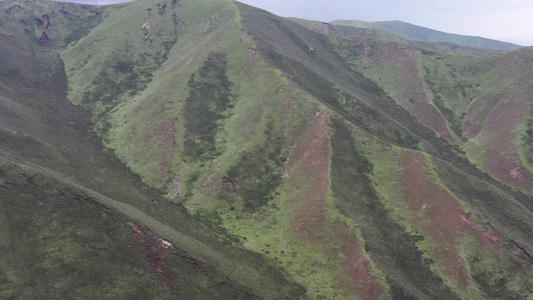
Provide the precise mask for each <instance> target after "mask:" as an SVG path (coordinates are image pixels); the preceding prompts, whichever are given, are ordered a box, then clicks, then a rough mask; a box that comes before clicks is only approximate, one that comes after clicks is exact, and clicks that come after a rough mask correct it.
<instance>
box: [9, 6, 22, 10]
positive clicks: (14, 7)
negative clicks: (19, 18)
mask: <svg viewBox="0 0 533 300" xmlns="http://www.w3.org/2000/svg"><path fill="white" fill-rule="evenodd" d="M21 9H22V7H20V5H13V6H11V7H10V8H9V11H19V10H21Z"/></svg>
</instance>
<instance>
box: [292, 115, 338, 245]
mask: <svg viewBox="0 0 533 300" xmlns="http://www.w3.org/2000/svg"><path fill="white" fill-rule="evenodd" d="M328 130H329V126H328V121H327V116H326V112H325V109H324V108H321V109H320V110H319V111H317V113H316V116H315V118H313V119H312V120H311V123H310V126H309V129H308V133H307V135H306V136H305V138H304V139H303V140H302V141H301V142H300V144H299V145H298V146H297V148H296V149H295V150H294V152H293V155H292V156H291V158H290V159H291V160H292V162H293V163H292V170H291V172H297V173H298V174H302V175H301V177H300V178H299V180H300V179H302V180H303V182H302V183H301V184H302V185H303V186H302V187H301V190H302V191H303V192H302V195H301V196H300V197H299V198H298V199H295V200H294V201H295V204H296V206H297V207H298V208H297V210H296V211H295V212H294V218H293V226H292V228H294V230H295V231H296V233H297V235H298V236H299V237H300V238H301V240H302V241H308V242H315V243H318V244H322V243H323V241H324V225H325V209H326V207H325V206H326V203H325V202H326V199H325V196H326V192H327V189H328V186H329V180H328V169H329V160H328V157H327V145H328V137H327V132H328Z"/></svg>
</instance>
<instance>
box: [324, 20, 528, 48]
mask: <svg viewBox="0 0 533 300" xmlns="http://www.w3.org/2000/svg"><path fill="white" fill-rule="evenodd" d="M331 24H334V25H346V26H353V27H361V28H379V29H382V30H385V31H387V32H389V33H392V34H395V35H397V36H401V37H403V38H406V39H410V40H417V41H424V42H448V43H452V44H456V45H462V46H467V47H475V48H485V49H494V50H500V51H509V50H516V49H518V48H521V47H522V46H519V45H515V44H512V43H507V42H502V41H497V40H492V39H487V38H482V37H479V36H467V35H460V34H453V33H446V32H442V31H438V30H433V29H429V28H425V27H421V26H417V25H413V24H409V23H406V22H401V21H379V22H364V21H360V20H335V21H332V22H331Z"/></svg>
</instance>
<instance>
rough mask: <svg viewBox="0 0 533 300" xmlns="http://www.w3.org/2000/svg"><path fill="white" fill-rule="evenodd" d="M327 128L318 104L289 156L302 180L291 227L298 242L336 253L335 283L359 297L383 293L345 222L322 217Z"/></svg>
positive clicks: (376, 296) (374, 296) (324, 215)
mask: <svg viewBox="0 0 533 300" xmlns="http://www.w3.org/2000/svg"><path fill="white" fill-rule="evenodd" d="M331 128H333V127H332V126H331V125H330V124H329V123H328V120H327V116H326V112H325V110H324V108H321V109H320V110H319V111H317V112H316V116H315V118H313V119H312V120H311V124H310V126H309V128H308V132H307V134H306V135H305V137H304V138H303V140H302V141H301V142H300V144H299V145H298V146H297V148H296V149H295V150H294V151H293V155H292V156H291V158H290V159H291V161H292V168H291V173H292V172H297V173H298V174H299V178H298V179H297V180H302V182H301V184H300V185H299V188H300V190H301V191H302V194H301V196H300V197H299V198H297V199H294V201H295V204H296V209H295V211H294V212H293V215H294V217H293V219H292V226H291V229H292V230H294V231H295V232H296V234H297V236H298V237H299V238H300V240H301V241H302V242H305V243H310V244H312V245H313V246H314V247H316V249H318V250H319V251H321V252H324V253H327V254H328V256H331V257H339V259H338V260H339V261H337V262H335V265H336V266H338V270H337V276H338V281H339V284H340V285H341V287H342V288H343V289H344V290H346V291H347V292H348V293H349V294H352V295H353V294H355V295H357V296H358V297H360V298H361V299H377V298H380V296H381V295H382V294H383V287H382V286H381V285H380V284H379V282H378V281H376V280H375V278H374V275H373V272H372V266H371V264H370V262H369V261H368V260H367V259H366V257H365V256H364V255H363V253H362V252H361V250H360V248H359V246H358V238H357V236H356V235H355V234H354V233H352V232H351V231H350V228H349V227H348V226H347V225H346V224H345V223H343V222H340V221H335V222H334V223H333V224H331V223H328V222H327V220H326V193H327V190H328V186H329V179H328V171H329V159H328V157H327V149H328V148H327V147H328V143H329V139H328V136H327V132H328V131H329V130H331ZM300 174H301V175H300ZM302 178H303V179H302ZM299 183H300V182H299ZM329 230H331V231H333V240H331V239H327V238H326V236H325V232H326V231H328V232H329ZM332 242H333V244H332ZM337 246H339V247H337ZM341 257H342V258H341Z"/></svg>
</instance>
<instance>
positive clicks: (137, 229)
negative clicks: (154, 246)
mask: <svg viewBox="0 0 533 300" xmlns="http://www.w3.org/2000/svg"><path fill="white" fill-rule="evenodd" d="M128 225H130V226H131V228H132V229H133V230H132V234H133V235H135V236H136V237H138V238H140V239H141V240H143V241H145V242H148V241H149V240H150V237H149V236H148V235H147V234H146V232H144V231H143V230H142V229H141V227H139V225H137V224H135V223H133V222H132V221H128Z"/></svg>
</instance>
